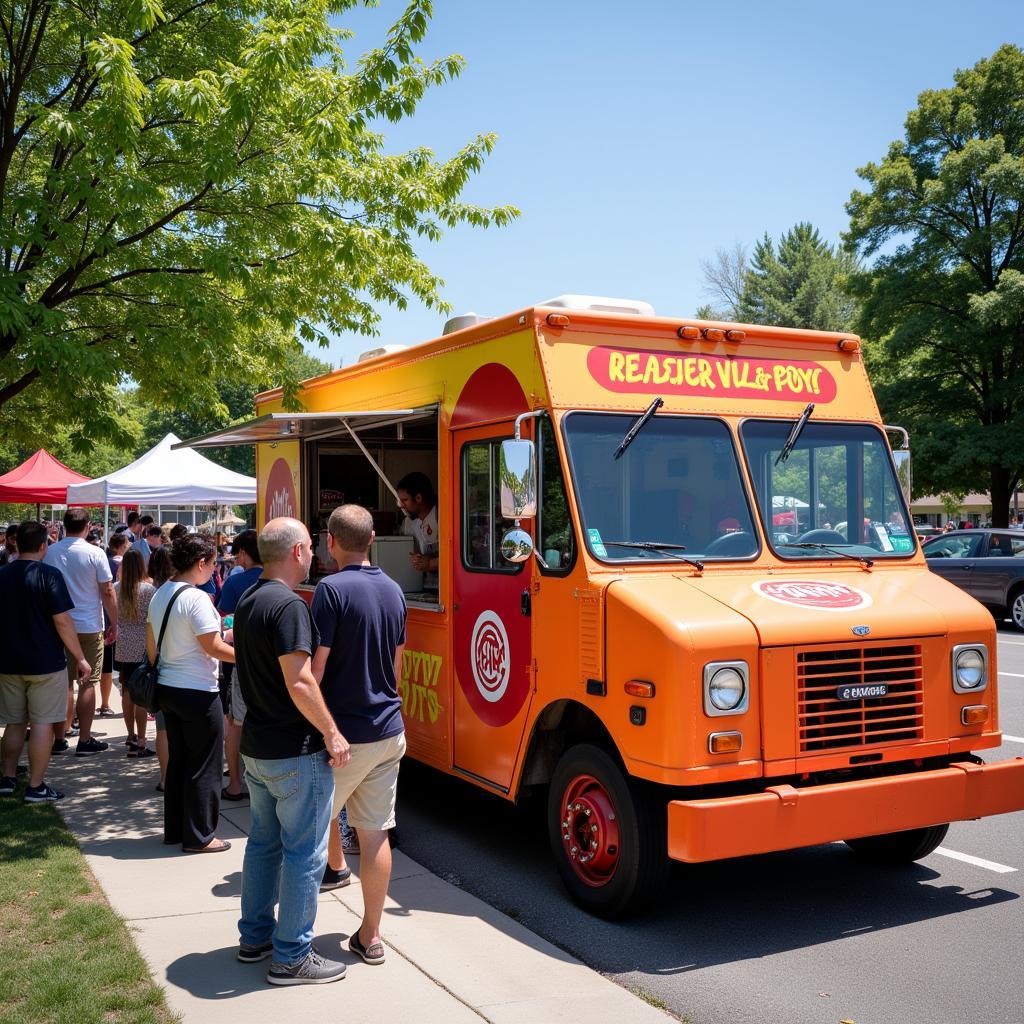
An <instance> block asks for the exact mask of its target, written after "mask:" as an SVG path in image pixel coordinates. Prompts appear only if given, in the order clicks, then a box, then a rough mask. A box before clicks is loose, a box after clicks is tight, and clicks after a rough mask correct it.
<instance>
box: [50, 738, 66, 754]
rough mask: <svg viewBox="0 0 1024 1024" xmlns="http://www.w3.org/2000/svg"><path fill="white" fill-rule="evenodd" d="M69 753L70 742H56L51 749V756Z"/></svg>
mask: <svg viewBox="0 0 1024 1024" xmlns="http://www.w3.org/2000/svg"><path fill="white" fill-rule="evenodd" d="M67 752H68V741H67V740H54V741H53V746H52V747H50V753H51V754H66V753H67Z"/></svg>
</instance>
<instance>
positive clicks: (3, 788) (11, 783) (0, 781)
mask: <svg viewBox="0 0 1024 1024" xmlns="http://www.w3.org/2000/svg"><path fill="white" fill-rule="evenodd" d="M17 787H18V780H17V779H12V778H11V777H10V775H4V776H3V777H2V778H0V796H14V791H15V789H17Z"/></svg>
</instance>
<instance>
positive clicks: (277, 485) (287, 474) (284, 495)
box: [263, 459, 299, 522]
mask: <svg viewBox="0 0 1024 1024" xmlns="http://www.w3.org/2000/svg"><path fill="white" fill-rule="evenodd" d="M298 505H299V503H298V501H297V500H296V498H295V484H294V483H293V481H292V467H291V466H289V465H288V463H287V462H286V461H285V460H284V459H277V461H276V462H275V463H274V464H273V466H271V467H270V475H269V476H268V477H267V492H266V497H265V498H264V506H263V513H264V521H265V522H270V520H271V519H277V518H278V517H279V516H291V517H292V518H294V517H295V515H296V511H297V509H298Z"/></svg>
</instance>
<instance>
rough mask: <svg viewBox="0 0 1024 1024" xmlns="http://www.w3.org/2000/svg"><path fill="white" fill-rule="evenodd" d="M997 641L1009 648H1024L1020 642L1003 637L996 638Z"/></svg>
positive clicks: (1023, 644)
mask: <svg viewBox="0 0 1024 1024" xmlns="http://www.w3.org/2000/svg"><path fill="white" fill-rule="evenodd" d="M996 639H997V640H998V641H999V642H1000V643H1001V644H1006V646H1007V647H1024V643H1021V642H1020V640H1007V639H1006V637H1002V636H999V637H996Z"/></svg>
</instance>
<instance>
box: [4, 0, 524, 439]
mask: <svg viewBox="0 0 1024 1024" xmlns="http://www.w3.org/2000/svg"><path fill="white" fill-rule="evenodd" d="M357 2H358V0H273V2H271V3H266V2H254V0H236V2H234V3H231V4H222V3H215V2H213V0H96V2H95V3H91V4H88V5H84V6H83V5H79V4H73V3H69V2H59V0H55V2H52V3H38V2H35V0H12V2H9V3H6V4H4V5H2V6H0V31H2V35H3V43H2V44H0V45H2V46H3V49H2V51H0V59H2V70H3V73H2V74H0V412H2V411H4V410H6V408H7V406H8V405H9V404H10V403H12V402H13V401H15V400H16V399H17V398H18V397H19V396H27V395H29V394H31V393H32V392H39V391H45V393H46V395H47V398H48V399H49V400H50V401H51V403H52V405H51V408H52V409H57V410H59V411H60V414H61V416H62V417H63V418H64V420H65V421H71V422H73V423H75V422H77V423H78V424H79V425H85V429H86V431H87V433H88V435H89V436H90V437H93V438H95V437H102V436H106V437H114V438H117V439H119V440H121V441H122V442H123V441H124V440H125V436H126V435H125V434H124V433H123V430H122V428H121V426H119V424H118V422H117V415H118V412H117V407H118V404H119V398H118V394H119V392H118V391H117V390H116V386H117V385H118V384H123V383H126V382H130V381H134V382H137V383H138V385H139V387H140V389H141V392H142V394H143V395H144V396H145V397H146V398H147V400H152V401H153V402H154V403H155V404H157V405H162V406H166V407H175V408H183V409H191V410H203V409H206V408H207V407H212V408H214V409H216V410H217V415H218V416H221V417H222V416H223V415H224V409H225V406H224V403H223V401H222V398H221V394H220V391H221V388H222V387H223V385H224V383H225V382H227V381H236V382H244V381H248V380H254V379H261V380H264V379H265V380H274V381H276V382H279V383H280V382H281V381H282V377H283V378H284V381H283V382H284V386H285V391H286V394H288V395H293V394H294V384H295V381H294V380H290V379H289V378H288V377H287V369H288V363H287V355H288V353H289V352H290V351H292V350H293V349H294V346H295V342H296V334H297V335H298V338H299V339H300V340H301V341H303V342H305V343H312V344H326V335H325V331H332V332H361V333H364V334H370V333H373V331H374V329H375V325H376V323H377V319H378V317H377V314H376V313H375V312H374V309H373V306H372V305H371V303H372V302H381V301H384V302H390V303H393V304H395V305H397V306H398V307H400V308H404V307H405V306H406V305H407V303H408V302H409V301H410V300H413V299H415V300H417V301H420V302H423V303H425V304H426V305H427V306H430V307H435V308H438V309H442V310H446V309H447V306H446V304H445V303H444V302H443V300H442V299H441V297H440V288H441V285H442V283H443V282H441V281H440V280H439V279H438V278H437V277H435V276H434V275H433V274H432V273H431V272H430V270H429V268H428V267H427V266H426V265H425V264H424V263H423V262H422V260H421V259H420V258H419V256H418V255H417V251H416V249H417V246H418V244H419V243H420V241H421V240H424V239H426V240H434V239H437V238H439V237H440V236H441V234H442V232H443V231H444V229H445V228H450V227H454V226H456V225H459V224H472V225H475V226H481V227H483V226H487V225H490V224H495V225H503V224H506V223H508V222H509V221H510V220H511V219H512V218H513V217H515V216H516V214H517V211H516V210H515V209H514V208H512V207H508V206H502V207H496V208H493V209H487V208H482V207H478V206H473V205H470V204H467V203H464V202H462V201H461V200H460V198H459V197H460V195H461V194H462V192H463V190H464V188H465V186H466V184H467V182H468V180H469V178H470V176H471V175H473V174H475V173H477V172H478V171H479V170H480V169H481V167H482V165H483V161H484V159H485V157H486V156H487V154H488V153H489V152H490V151H491V149H492V147H493V145H494V137H493V136H492V135H481V136H478V137H477V138H475V139H473V140H472V141H471V142H469V143H468V144H467V145H466V146H465V147H464V148H463V149H462V150H460V151H459V152H458V153H456V154H455V155H454V156H451V157H450V158H448V159H438V158H436V157H435V156H434V154H433V153H432V152H431V151H430V150H427V149H416V150H413V151H411V152H407V153H396V154H391V153H387V152H386V151H385V138H384V136H383V134H382V133H380V132H379V131H377V130H374V125H375V124H376V125H379V124H380V123H381V122H382V121H397V120H400V119H401V118H403V117H408V116H410V115H411V114H413V113H414V112H415V110H416V107H417V104H418V103H419V101H420V100H421V99H422V98H423V96H424V95H425V93H426V91H427V90H428V89H430V88H434V87H436V86H439V85H442V84H444V83H445V82H447V81H449V80H451V79H452V78H454V77H456V76H457V75H458V74H459V73H460V71H461V68H462V60H461V58H459V57H456V56H451V57H444V58H441V59H440V60H437V61H435V62H433V63H425V62H423V61H421V60H420V59H419V58H418V57H416V55H415V48H416V46H417V44H419V43H420V42H421V41H422V40H423V38H424V35H425V33H426V30H427V25H428V21H429V18H430V16H431V8H432V3H431V0H411V2H410V4H409V6H408V7H407V8H406V10H405V12H404V13H403V14H402V16H401V17H400V19H399V20H398V22H397V23H396V24H395V25H394V26H393V27H392V28H391V30H390V32H389V33H388V34H387V38H386V41H385V43H384V45H383V46H381V47H378V48H375V49H372V50H370V51H369V52H367V53H365V54H363V55H362V57H360V58H358V59H357V60H356V61H355V64H354V66H352V67H350V66H349V63H348V51H349V49H350V42H351V33H350V32H347V31H346V30H345V29H343V28H337V27H334V24H335V23H336V22H337V20H338V19H339V18H343V17H344V15H345V14H346V12H347V11H349V10H350V9H351V8H353V7H354V6H356V4H357Z"/></svg>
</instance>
